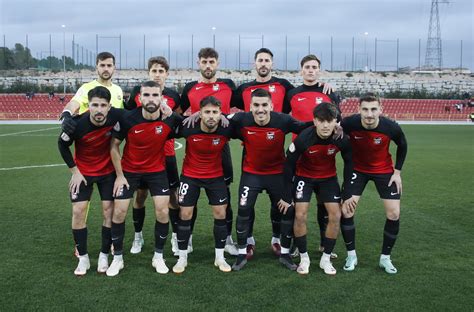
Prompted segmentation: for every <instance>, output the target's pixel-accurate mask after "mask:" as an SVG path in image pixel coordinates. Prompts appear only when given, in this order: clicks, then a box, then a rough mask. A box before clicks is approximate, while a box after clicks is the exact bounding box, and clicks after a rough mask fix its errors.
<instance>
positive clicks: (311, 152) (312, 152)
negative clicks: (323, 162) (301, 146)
mask: <svg viewBox="0 0 474 312" xmlns="http://www.w3.org/2000/svg"><path fill="white" fill-rule="evenodd" d="M316 152H317V151H309V153H310V154H314V153H316Z"/></svg>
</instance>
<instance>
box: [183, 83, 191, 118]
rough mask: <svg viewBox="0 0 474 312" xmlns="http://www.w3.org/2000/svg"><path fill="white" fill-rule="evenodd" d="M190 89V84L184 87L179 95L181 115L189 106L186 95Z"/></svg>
mask: <svg viewBox="0 0 474 312" xmlns="http://www.w3.org/2000/svg"><path fill="white" fill-rule="evenodd" d="M191 87H192V84H191V83H188V84H186V85H185V86H184V89H183V92H182V93H181V110H182V112H183V114H184V112H186V111H187V110H188V108H189V107H190V106H191V103H190V102H189V96H188V93H189V91H190V90H191Z"/></svg>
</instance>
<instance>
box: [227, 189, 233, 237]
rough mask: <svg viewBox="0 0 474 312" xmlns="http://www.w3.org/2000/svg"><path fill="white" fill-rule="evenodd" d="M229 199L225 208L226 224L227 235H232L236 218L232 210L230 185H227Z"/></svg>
mask: <svg viewBox="0 0 474 312" xmlns="http://www.w3.org/2000/svg"><path fill="white" fill-rule="evenodd" d="M227 199H228V204H227V207H226V209H225V220H226V226H227V236H230V235H232V222H233V220H234V213H233V211H232V205H231V200H230V189H229V186H227Z"/></svg>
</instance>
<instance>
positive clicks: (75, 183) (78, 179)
mask: <svg viewBox="0 0 474 312" xmlns="http://www.w3.org/2000/svg"><path fill="white" fill-rule="evenodd" d="M82 182H84V185H87V181H86V178H84V176H83V175H82V173H80V172H79V170H78V171H77V172H74V173H73V174H72V176H71V180H70V181H69V192H71V194H78V193H79V188H80V187H81V183H82Z"/></svg>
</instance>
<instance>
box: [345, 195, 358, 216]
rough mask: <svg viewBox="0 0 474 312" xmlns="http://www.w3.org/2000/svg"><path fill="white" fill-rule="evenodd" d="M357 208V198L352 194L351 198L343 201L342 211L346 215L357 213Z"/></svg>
mask: <svg viewBox="0 0 474 312" xmlns="http://www.w3.org/2000/svg"><path fill="white" fill-rule="evenodd" d="M356 208H357V200H356V199H355V198H354V196H352V197H351V198H349V199H346V200H345V201H344V202H343V203H342V213H343V214H344V216H346V217H352V216H353V215H354V213H355V210H356Z"/></svg>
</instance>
